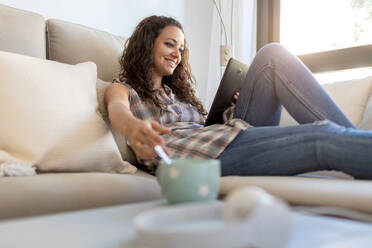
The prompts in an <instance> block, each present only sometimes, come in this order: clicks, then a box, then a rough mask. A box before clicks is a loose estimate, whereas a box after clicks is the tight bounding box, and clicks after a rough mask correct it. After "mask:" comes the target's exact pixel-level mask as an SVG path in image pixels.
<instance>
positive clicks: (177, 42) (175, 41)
mask: <svg viewBox="0 0 372 248" xmlns="http://www.w3.org/2000/svg"><path fill="white" fill-rule="evenodd" d="M166 40H171V41H173V42H174V43H176V44H177V43H178V42H177V41H176V40H175V39H173V38H166ZM181 47H184V45H183V44H181Z"/></svg>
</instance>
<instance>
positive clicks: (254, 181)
mask: <svg viewBox="0 0 372 248" xmlns="http://www.w3.org/2000/svg"><path fill="white" fill-rule="evenodd" d="M243 186H257V187H260V188H262V189H264V190H266V191H267V192H268V193H270V194H272V195H274V196H277V197H279V198H282V199H284V200H286V201H288V202H289V203H290V204H293V205H305V206H330V207H336V208H346V209H351V210H355V211H361V212H367V213H371V214H372V208H371V206H372V182H371V181H363V180H344V179H324V178H303V177H279V176H273V177H260V176H252V177H240V176H229V177H223V178H222V179H221V184H220V194H221V197H223V196H226V195H227V194H229V193H230V192H231V191H232V190H234V189H236V188H239V187H243Z"/></svg>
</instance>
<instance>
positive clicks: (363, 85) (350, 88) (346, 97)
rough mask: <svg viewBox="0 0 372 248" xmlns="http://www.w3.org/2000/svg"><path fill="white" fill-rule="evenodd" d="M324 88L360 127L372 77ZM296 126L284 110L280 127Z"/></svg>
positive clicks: (329, 85) (371, 88)
mask: <svg viewBox="0 0 372 248" xmlns="http://www.w3.org/2000/svg"><path fill="white" fill-rule="evenodd" d="M322 86H323V87H324V89H325V90H326V91H327V93H328V94H329V95H330V96H331V98H332V99H333V101H335V103H336V104H337V105H338V106H339V107H340V108H341V109H342V111H343V112H344V113H345V115H346V116H347V117H348V118H349V119H350V120H351V122H352V123H353V124H354V125H356V126H358V127H360V126H359V125H361V122H362V118H363V115H364V112H365V110H366V105H367V102H368V98H369V96H370V94H371V90H372V77H366V78H362V79H352V80H346V81H341V82H334V83H328V84H324V85H322ZM371 106H372V104H371ZM296 124H298V123H297V122H296V121H295V120H294V119H293V118H292V116H290V114H289V113H288V112H287V111H286V110H285V109H284V108H283V112H282V116H281V122H280V125H283V126H289V125H296ZM370 127H371V126H370Z"/></svg>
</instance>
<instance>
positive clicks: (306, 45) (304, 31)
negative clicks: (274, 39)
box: [280, 0, 372, 55]
mask: <svg viewBox="0 0 372 248" xmlns="http://www.w3.org/2000/svg"><path fill="white" fill-rule="evenodd" d="M280 10H281V13H280V43H282V44H283V45H284V46H285V47H286V48H287V49H288V50H290V51H291V52H293V53H294V54H297V55H300V54H307V53H313V52H320V51H326V50H333V49H339V48H346V47H353V46H360V45H366V44H371V43H372V0H311V1H310V0H281V2H280Z"/></svg>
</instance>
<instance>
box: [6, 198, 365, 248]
mask: <svg viewBox="0 0 372 248" xmlns="http://www.w3.org/2000/svg"><path fill="white" fill-rule="evenodd" d="M164 205H166V203H165V202H164V201H151V202H145V203H136V204H127V205H121V206H114V207H104V208H96V209H89V210H82V211H73V212H67V213H61V214H53V215H45V216H40V217H30V218H22V219H16V220H11V221H2V222H0V247H2V248H8V247H17V248H22V247H27V248H30V247H40V248H42V247H48V248H50V247H56V248H58V247H63V248H66V247H79V248H83V247H89V248H94V247H99V248H102V247H127V248H138V247H140V246H139V245H138V244H136V241H135V240H136V233H135V231H134V230H133V228H132V221H133V219H134V217H135V216H136V215H137V214H139V213H141V212H143V211H146V210H149V209H153V208H157V207H161V206H164ZM293 230H294V231H293V232H292V235H291V239H290V240H289V242H288V244H287V246H286V248H295V247H296V248H298V247H301V248H306V247H309V248H310V247H311V248H314V247H322V248H332V247H338V248H342V247H372V244H370V243H369V241H371V242H372V239H371V237H372V225H370V224H364V223H360V222H354V221H347V220H341V219H335V218H329V217H319V216H305V215H299V214H294V226H293ZM361 235H362V236H361ZM366 237H368V239H369V241H368V240H367V238H366ZM358 242H359V243H358ZM326 243H329V245H326ZM332 243H333V244H332ZM366 243H367V244H369V245H368V246H364V245H365V244H366ZM331 244H332V245H331ZM350 244H351V245H350ZM357 244H363V246H362V245H357Z"/></svg>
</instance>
